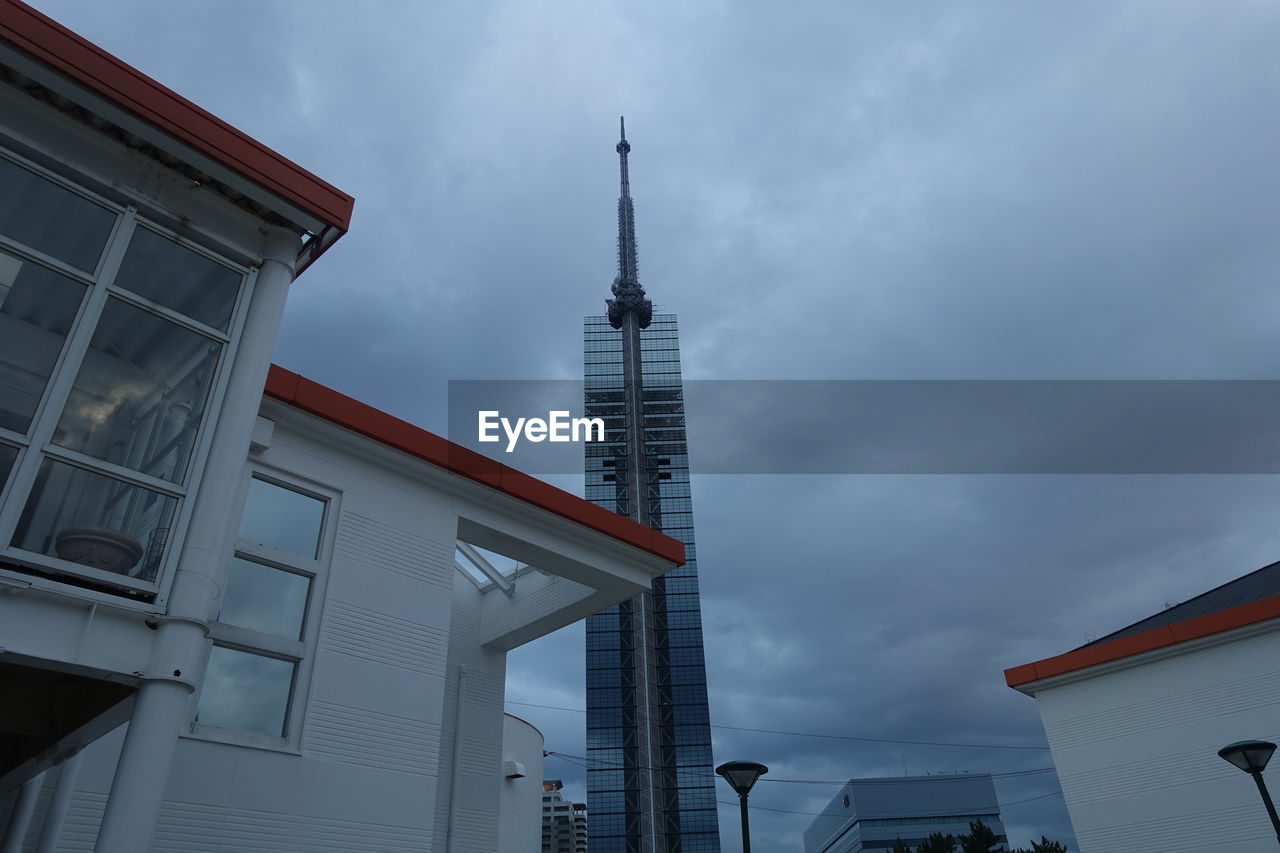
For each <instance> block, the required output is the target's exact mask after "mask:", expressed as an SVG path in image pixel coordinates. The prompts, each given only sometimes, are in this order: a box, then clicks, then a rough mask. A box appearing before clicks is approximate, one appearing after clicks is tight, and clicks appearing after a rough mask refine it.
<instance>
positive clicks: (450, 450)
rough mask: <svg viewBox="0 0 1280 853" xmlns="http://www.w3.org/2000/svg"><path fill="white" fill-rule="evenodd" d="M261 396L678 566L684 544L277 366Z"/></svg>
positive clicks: (683, 558) (681, 562) (682, 554)
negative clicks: (294, 407) (263, 395)
mask: <svg viewBox="0 0 1280 853" xmlns="http://www.w3.org/2000/svg"><path fill="white" fill-rule="evenodd" d="M263 393H264V394H266V396H268V397H274V398H275V399H277V400H281V401H283V402H285V403H289V404H290V405H292V406H296V407H297V408H299V409H302V410H303V411H304V412H308V413H310V414H313V415H316V416H317V417H320V418H324V419H325V420H327V421H329V422H330V423H333V424H337V425H338V426H340V427H344V428H346V429H349V430H351V431H352V432H356V433H359V434H360V435H363V436H364V437H366V438H370V439H373V440H374V441H377V442H379V443H381V444H385V445H387V446H388V447H393V448H395V449H396V450H399V451H401V452H403V453H408V454H409V455H410V456H415V457H417V458H418V459H421V460H423V461H425V462H430V463H431V464H432V465H439V466H440V467H441V468H445V469H448V470H449V471H452V472H454V473H455V474H460V475H462V476H463V477H467V478H468V479H471V480H475V481H476V482H478V483H483V484H484V485H486V486H489V487H490V488H494V489H497V490H498V491H500V492H503V493H505V494H508V495H510V496H511V497H513V498H517V499H519V500H522V501H524V502H525V503H530V504H533V505H534V506H537V507H540V508H542V509H545V510H547V511H548V512H553V513H555V514H556V515H559V516H561V517H563V518H567V519H569V520H570V521H576V522H577V523H579V524H582V525H585V526H587V527H590V528H591V529H592V530H595V531H598V532H600V533H604V534H605V535H607V536H612V537H613V538H614V539H617V540H620V541H622V542H625V543H627V544H628V545H633V546H635V547H636V548H641V549H643V550H645V551H648V552H649V553H651V554H656V555H657V556H659V557H661V558H663V559H664V560H667V561H669V562H672V563H675V564H676V565H677V566H679V565H683V564H684V561H685V555H684V543H683V542H681V541H680V540H678V539H673V538H671V537H670V536H666V535H663V534H662V533H658V532H656V531H653V530H650V529H649V528H647V527H645V526H644V525H641V524H637V523H636V522H634V521H631V520H630V519H626V518H623V517H622V516H620V515H618V514H617V513H613V512H609V511H608V510H607V509H604V508H603V507H598V506H596V505H595V504H593V503H590V502H588V501H585V500H583V499H582V498H580V497H577V496H575V495H571V494H569V493H568V492H565V491H562V490H560V489H557V488H556V487H555V486H552V485H551V484H549V483H544V482H543V481H541V480H539V479H537V478H536V477H531V476H529V475H528V474H525V473H524V472H522V471H517V470H516V469H514V468H509V467H507V466H506V465H503V464H502V463H501V462H496V461H494V460H492V459H490V458H488V457H487V456H482V455H480V454H479V453H476V452H474V451H472V450H469V449H467V448H465V447H462V446H461V445H458V444H454V443H453V442H452V441H449V440H448V439H445V438H441V437H440V436H438V435H436V434H435V433H431V432H427V431H426V430H424V429H421V428H420V427H416V426H414V425H413V424H411V423H408V422H407V421H402V420H400V419H399V418H396V417H393V416H391V415H389V414H387V413H386V412H383V411H379V410H378V409H375V408H373V407H372V406H369V405H367V404H365V403H361V402H360V401H359V400H355V399H353V398H351V397H348V396H346V395H345V394H339V393H338V392H337V391H334V390H333V389H332V388H326V387H325V386H323V385H320V384H319V383H316V382H312V381H311V380H310V379H307V378H306V377H303V376H299V375H298V374H296V373H293V372H291V371H288V370H285V369H284V368H283V367H280V366H278V365H275V364H273V365H271V370H270V372H269V373H268V374H267V385H266V387H265V388H264V389H263Z"/></svg>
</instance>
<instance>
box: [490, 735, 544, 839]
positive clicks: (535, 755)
mask: <svg viewBox="0 0 1280 853" xmlns="http://www.w3.org/2000/svg"><path fill="white" fill-rule="evenodd" d="M545 746H546V743H545V741H544V740H543V738H542V732H540V731H538V729H537V727H536V726H534V725H533V724H532V723H530V722H529V721H527V720H522V719H520V718H519V717H517V716H516V715H514V714H505V715H504V716H503V719H502V778H503V780H504V781H503V783H502V797H501V800H500V801H499V803H498V813H499V820H500V821H501V823H500V824H499V826H498V853H538V851H539V849H540V846H541V845H540V842H541V840H542V803H541V794H542V758H543V750H544V748H545Z"/></svg>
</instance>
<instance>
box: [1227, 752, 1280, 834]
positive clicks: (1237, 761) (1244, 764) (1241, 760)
mask: <svg viewBox="0 0 1280 853" xmlns="http://www.w3.org/2000/svg"><path fill="white" fill-rule="evenodd" d="M1275 751H1276V745H1275V744H1274V743H1272V742H1271V741H1269V740H1242V741H1237V742H1236V743H1232V744H1227V745H1226V746H1224V747H1223V748H1222V749H1220V750H1218V756H1219V757H1221V758H1225V759H1226V760H1227V761H1230V762H1231V763H1232V764H1234V765H1235V766H1236V767H1239V768H1240V769H1241V770H1243V771H1244V772H1245V773H1248V774H1249V775H1250V776H1252V777H1253V781H1255V782H1257V783H1258V793H1260V794H1262V802H1263V804H1264V805H1265V806H1266V807H1267V815H1268V816H1270V818H1271V828H1272V829H1274V830H1275V831H1276V841H1280V817H1277V816H1276V807H1275V803H1273V802H1271V795H1270V794H1268V793H1267V784H1266V783H1265V782H1263V781H1262V771H1263V770H1265V769H1266V767H1267V762H1268V761H1270V760H1271V753H1273V752H1275Z"/></svg>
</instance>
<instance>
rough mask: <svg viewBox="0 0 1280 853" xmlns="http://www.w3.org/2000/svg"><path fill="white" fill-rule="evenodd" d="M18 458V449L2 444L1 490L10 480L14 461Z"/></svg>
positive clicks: (0, 448)
mask: <svg viewBox="0 0 1280 853" xmlns="http://www.w3.org/2000/svg"><path fill="white" fill-rule="evenodd" d="M17 458H18V448H16V447H10V446H9V445H7V444H0V490H3V489H4V484H5V483H6V482H8V480H9V472H10V471H12V470H13V463H14V460H16V459H17Z"/></svg>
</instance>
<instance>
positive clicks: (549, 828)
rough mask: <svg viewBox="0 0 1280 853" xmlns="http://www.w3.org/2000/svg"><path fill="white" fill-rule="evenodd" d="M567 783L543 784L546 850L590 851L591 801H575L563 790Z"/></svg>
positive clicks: (557, 852)
mask: <svg viewBox="0 0 1280 853" xmlns="http://www.w3.org/2000/svg"><path fill="white" fill-rule="evenodd" d="M563 789H564V783H563V782H561V781H560V780H559V779H548V780H547V781H546V782H543V783H542V853H587V804H586V803H574V802H571V801H569V800H566V799H565V798H564V795H563V794H561V793H560V792H561V791H562V790H563Z"/></svg>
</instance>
